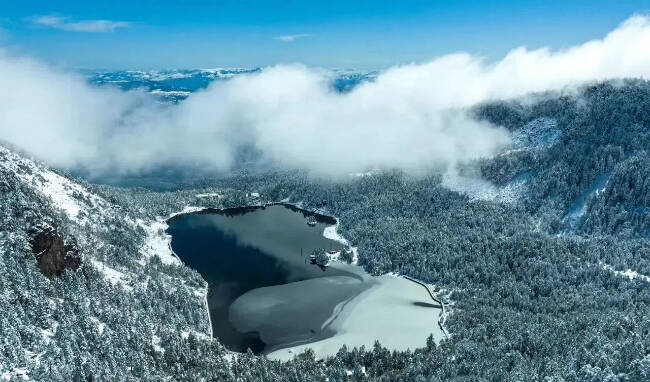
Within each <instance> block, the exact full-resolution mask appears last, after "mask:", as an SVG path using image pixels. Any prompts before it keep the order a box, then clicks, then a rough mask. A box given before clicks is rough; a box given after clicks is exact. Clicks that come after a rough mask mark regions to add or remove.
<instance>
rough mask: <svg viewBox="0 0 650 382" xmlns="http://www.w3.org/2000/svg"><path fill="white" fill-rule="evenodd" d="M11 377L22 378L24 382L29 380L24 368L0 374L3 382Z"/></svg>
mask: <svg viewBox="0 0 650 382" xmlns="http://www.w3.org/2000/svg"><path fill="white" fill-rule="evenodd" d="M13 377H19V378H22V379H23V380H25V381H27V380H29V375H28V374H27V368H26V367H16V368H14V369H13V370H10V371H6V372H4V373H2V374H0V379H4V380H5V381H9V380H11V379H12V378H13Z"/></svg>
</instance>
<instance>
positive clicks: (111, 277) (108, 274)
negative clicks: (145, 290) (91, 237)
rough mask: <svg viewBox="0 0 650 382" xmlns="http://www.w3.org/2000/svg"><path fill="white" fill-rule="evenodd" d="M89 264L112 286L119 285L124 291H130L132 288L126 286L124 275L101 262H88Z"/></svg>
mask: <svg viewBox="0 0 650 382" xmlns="http://www.w3.org/2000/svg"><path fill="white" fill-rule="evenodd" d="M90 263H91V264H92V265H93V266H94V267H95V268H96V269H97V270H98V271H99V272H101V273H102V274H103V275H104V278H105V279H106V280H107V281H108V282H110V283H111V284H113V285H116V284H120V285H122V286H123V287H124V289H126V290H132V289H133V288H132V287H131V286H129V285H126V282H127V279H128V278H127V277H126V275H125V274H124V273H122V272H120V271H117V270H115V269H113V268H111V267H109V266H108V265H106V264H104V263H103V262H101V261H97V260H90Z"/></svg>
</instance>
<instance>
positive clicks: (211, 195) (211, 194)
mask: <svg viewBox="0 0 650 382" xmlns="http://www.w3.org/2000/svg"><path fill="white" fill-rule="evenodd" d="M222 196H223V195H221V194H220V193H218V192H208V193H205V194H196V197H197V198H221V197H222Z"/></svg>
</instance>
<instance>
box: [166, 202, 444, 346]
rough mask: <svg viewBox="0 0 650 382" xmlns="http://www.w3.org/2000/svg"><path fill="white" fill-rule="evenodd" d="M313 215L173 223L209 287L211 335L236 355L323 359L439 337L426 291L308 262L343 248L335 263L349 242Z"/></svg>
mask: <svg viewBox="0 0 650 382" xmlns="http://www.w3.org/2000/svg"><path fill="white" fill-rule="evenodd" d="M309 216H310V215H309V214H308V213H306V212H304V211H302V210H298V209H295V208H287V207H285V206H281V205H275V206H268V207H265V208H242V209H232V210H227V211H203V212H201V213H192V214H185V215H179V216H176V217H174V218H173V219H171V220H170V221H169V229H168V233H169V234H171V236H172V248H173V250H174V252H175V253H176V254H177V255H178V256H179V257H180V259H181V260H182V261H183V262H184V263H185V264H187V265H188V266H190V267H192V268H194V269H195V270H197V271H198V272H199V273H201V275H202V276H203V278H204V279H206V281H207V282H208V283H209V293H208V305H209V309H210V315H211V320H212V328H213V333H214V336H215V337H217V338H219V340H220V341H221V342H222V343H224V345H226V347H228V348H229V349H231V350H233V351H240V352H241V351H246V349H247V348H251V350H253V351H254V352H255V353H258V354H267V355H268V356H269V357H270V358H274V359H290V358H292V357H293V356H295V355H296V354H298V353H300V352H301V351H303V350H304V349H305V348H307V347H311V348H313V349H314V351H315V353H316V356H317V357H319V358H322V357H325V356H327V355H333V354H335V353H336V352H337V351H338V349H339V348H340V347H341V346H342V345H344V344H345V345H348V347H354V346H357V347H358V346H361V345H365V346H366V347H368V346H372V345H373V343H374V342H375V340H379V341H380V342H381V343H382V344H384V345H385V346H387V347H389V348H391V349H406V348H410V349H415V348H417V347H422V346H424V345H425V342H426V338H427V336H428V335H429V334H432V333H433V334H434V336H435V337H436V338H437V339H440V338H441V337H442V335H443V334H442V332H441V330H440V328H439V327H438V324H437V322H438V317H439V313H440V307H439V306H438V305H437V303H435V302H434V301H432V299H431V297H430V296H429V295H428V293H427V291H426V289H425V288H424V287H423V286H421V285H418V284H415V283H413V282H411V281H408V280H406V279H404V278H401V277H395V276H389V275H385V276H382V277H378V278H376V277H372V276H370V275H368V274H367V273H366V272H365V271H363V269H362V268H361V267H359V266H356V265H352V264H347V263H344V262H339V261H331V262H330V264H329V266H327V267H325V268H321V267H318V266H316V265H313V264H311V263H310V261H309V255H310V254H311V252H312V251H313V250H314V249H316V248H323V249H325V250H327V251H332V252H338V253H334V254H333V255H331V257H332V258H333V259H337V258H339V256H340V251H341V250H344V249H345V248H344V247H345V246H344V245H343V244H342V240H338V241H334V240H331V237H332V231H333V230H334V227H333V225H334V224H335V223H336V221H335V220H334V219H332V218H328V217H326V216H322V215H319V216H315V217H316V224H315V225H308V224H307V221H308V220H307V218H308V217H309ZM324 233H326V235H324ZM334 233H336V232H334ZM326 236H327V237H326ZM337 236H338V234H337ZM345 243H347V242H345ZM348 244H349V243H348Z"/></svg>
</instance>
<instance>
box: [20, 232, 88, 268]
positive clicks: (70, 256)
mask: <svg viewBox="0 0 650 382" xmlns="http://www.w3.org/2000/svg"><path fill="white" fill-rule="evenodd" d="M30 233H31V237H32V240H31V243H32V252H33V253H34V255H35V256H36V261H37V262H38V268H39V269H40V271H41V273H43V274H44V275H45V276H47V277H49V278H53V277H58V276H61V275H62V274H63V272H64V271H65V270H66V269H70V270H73V271H76V270H77V269H78V268H79V265H81V257H80V256H79V251H78V250H77V243H76V240H74V238H72V239H69V240H67V241H64V240H63V238H62V237H61V235H60V234H59V233H58V232H57V230H56V228H54V227H52V226H49V225H42V226H38V227H36V228H34V229H33V230H31V232H30Z"/></svg>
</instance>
